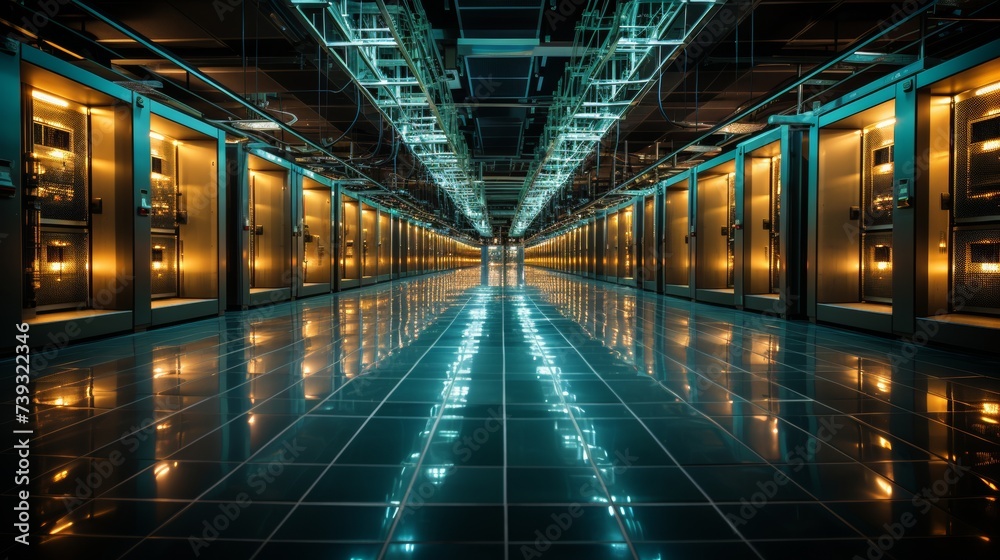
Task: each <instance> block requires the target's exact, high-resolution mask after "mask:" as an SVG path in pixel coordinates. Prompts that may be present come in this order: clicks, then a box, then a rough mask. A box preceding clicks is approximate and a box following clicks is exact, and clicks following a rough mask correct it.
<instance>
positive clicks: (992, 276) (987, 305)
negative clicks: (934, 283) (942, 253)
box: [952, 229, 1000, 313]
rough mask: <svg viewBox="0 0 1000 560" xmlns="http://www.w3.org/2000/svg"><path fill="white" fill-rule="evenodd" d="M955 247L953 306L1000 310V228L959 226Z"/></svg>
mask: <svg viewBox="0 0 1000 560" xmlns="http://www.w3.org/2000/svg"><path fill="white" fill-rule="evenodd" d="M952 247H954V253H953V258H954V260H953V262H952V274H953V277H952V310H953V311H956V312H957V311H979V312H987V313H1000V229H971V230H958V231H956V232H955V239H954V242H953V245H952Z"/></svg>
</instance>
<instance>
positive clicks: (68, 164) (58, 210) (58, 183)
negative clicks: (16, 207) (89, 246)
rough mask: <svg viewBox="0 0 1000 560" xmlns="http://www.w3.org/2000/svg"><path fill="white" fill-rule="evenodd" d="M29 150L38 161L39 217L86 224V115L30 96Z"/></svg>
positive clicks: (88, 204) (87, 213)
mask: <svg viewBox="0 0 1000 560" xmlns="http://www.w3.org/2000/svg"><path fill="white" fill-rule="evenodd" d="M31 112H32V123H31V144H32V148H31V150H32V152H33V153H34V154H35V157H36V158H37V160H38V166H39V169H38V171H39V175H38V187H39V189H38V191H39V192H38V194H39V197H40V198H41V203H42V215H41V217H42V220H69V221H74V222H81V223H86V221H87V217H88V215H89V208H90V201H89V193H88V192H87V117H86V115H84V114H83V113H81V112H79V111H77V110H74V109H72V108H69V107H60V106H58V105H55V104H53V103H48V102H46V101H42V100H38V99H34V100H32V104H31Z"/></svg>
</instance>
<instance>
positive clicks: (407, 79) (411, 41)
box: [292, 0, 493, 237]
mask: <svg viewBox="0 0 1000 560" xmlns="http://www.w3.org/2000/svg"><path fill="white" fill-rule="evenodd" d="M292 5H293V6H294V7H295V8H296V12H297V15H298V17H299V19H300V21H301V22H302V23H303V24H305V27H306V29H307V30H308V31H309V33H310V34H311V35H312V36H313V38H314V39H315V40H316V41H317V42H319V43H320V44H321V45H324V46H325V47H326V50H327V52H328V53H329V54H330V55H331V56H332V57H333V58H334V59H335V60H336V61H337V62H338V64H340V66H341V67H342V68H343V69H344V70H345V71H346V72H347V73H348V74H349V75H350V76H351V79H352V80H353V81H354V82H355V83H356V84H357V85H358V86H359V87H360V88H361V91H362V93H363V94H364V95H365V97H366V98H367V99H368V100H369V101H370V102H371V103H372V105H373V106H375V107H376V108H377V109H378V110H379V111H380V112H381V113H382V115H383V116H384V117H385V119H386V120H387V121H388V122H389V123H390V124H391V125H392V126H393V128H394V129H395V130H396V132H397V133H398V134H399V136H400V138H401V139H402V141H403V143H404V144H406V146H407V147H408V148H409V150H410V151H411V152H412V153H413V154H414V156H415V157H416V158H417V159H418V160H419V161H420V162H421V164H423V166H424V167H425V168H426V169H427V171H428V173H430V175H431V178H432V179H433V181H434V183H435V184H436V185H437V186H438V187H440V188H441V189H443V190H444V191H445V192H446V193H447V194H448V195H449V197H450V198H451V200H452V201H453V202H454V203H455V205H456V206H457V207H458V208H459V210H460V211H461V212H462V213H463V214H464V215H465V216H466V218H468V219H469V221H470V222H471V224H472V225H473V227H474V228H475V229H476V231H477V232H479V234H480V235H483V236H487V237H491V236H492V234H493V230H492V226H491V224H490V220H489V215H488V213H487V209H486V200H485V197H484V196H483V193H482V189H480V188H479V186H478V185H477V182H476V181H475V180H474V178H473V177H474V175H473V174H472V173H470V169H471V157H470V154H469V148H468V146H467V145H466V143H465V140H464V136H463V135H462V134H461V131H460V130H459V127H458V114H457V110H458V109H457V107H456V106H455V104H454V101H453V100H452V97H451V92H450V90H448V89H447V87H445V86H444V84H445V79H444V71H443V69H442V68H441V67H440V63H439V61H438V59H437V54H436V53H437V51H436V50H435V47H434V45H433V42H432V41H433V39H432V37H431V33H430V28H429V25H428V24H427V18H426V16H425V15H424V14H423V10H422V8H421V7H420V6H419V5H403V4H402V3H401V4H396V5H393V6H391V7H390V6H387V5H386V4H385V2H384V1H383V0H378V1H377V2H343V1H341V2H323V1H316V0H292Z"/></svg>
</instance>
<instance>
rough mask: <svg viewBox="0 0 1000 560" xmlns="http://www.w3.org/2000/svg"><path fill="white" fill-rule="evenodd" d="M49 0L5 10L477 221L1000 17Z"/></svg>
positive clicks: (359, 173) (828, 93)
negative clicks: (64, 0) (49, 9)
mask: <svg viewBox="0 0 1000 560" xmlns="http://www.w3.org/2000/svg"><path fill="white" fill-rule="evenodd" d="M33 4H36V3H35V2H30V1H28V2H23V3H20V4H18V3H13V2H9V3H6V5H5V6H4V7H2V8H0V23H2V24H3V25H4V26H5V28H6V29H5V32H8V34H10V33H13V34H16V35H18V36H20V37H21V38H23V39H24V40H27V41H29V42H32V43H34V44H37V45H38V46H39V47H41V48H43V49H45V50H48V51H51V52H53V53H55V54H57V55H60V56H67V57H71V58H76V57H80V60H79V61H78V64H80V65H82V66H86V67H88V68H91V69H93V70H95V71H98V72H104V73H106V74H108V75H113V76H118V79H121V80H129V81H131V82H132V86H133V87H136V88H143V87H146V88H148V89H149V93H150V94H151V95H156V96H160V97H163V98H169V99H171V100H175V101H176V102H178V103H179V104H183V105H184V106H186V107H189V108H191V109H193V110H194V111H197V112H199V113H200V114H202V115H204V117H205V118H208V119H212V120H216V121H219V122H223V123H229V124H230V125H232V126H234V127H235V126H246V121H262V120H267V119H270V120H273V121H277V122H280V123H281V125H282V126H280V127H279V128H278V129H277V130H266V129H264V130H261V129H258V130H251V131H243V134H246V135H250V136H252V137H254V138H255V139H257V140H261V141H263V142H266V143H268V144H270V145H272V146H273V147H274V149H275V152H276V153H278V154H279V155H283V156H285V157H290V158H292V159H295V160H297V161H299V162H302V163H303V164H305V165H308V166H310V167H312V168H314V169H316V170H318V171H323V172H326V173H330V174H332V175H334V176H337V177H342V178H344V179H345V181H346V184H347V185H349V186H350V187H351V188H355V189H357V190H362V191H364V192H365V193H366V194H368V195H369V196H371V197H373V198H376V199H378V200H379V201H380V202H383V203H385V204H387V205H390V206H401V207H405V208H406V209H407V210H408V211H410V212H413V213H415V214H417V215H418V217H425V218H426V219H427V220H428V221H431V222H434V223H438V224H439V225H441V226H442V227H450V228H452V229H453V230H454V231H459V232H464V233H467V234H469V235H471V236H480V237H489V236H491V235H492V236H494V237H500V236H503V237H510V236H511V233H513V234H514V235H513V237H526V236H531V235H534V234H537V233H538V232H540V231H546V229H547V228H548V229H551V228H553V227H558V226H559V225H560V224H564V223H567V222H568V221H572V220H575V219H577V217H578V216H580V215H582V214H583V213H585V212H587V211H590V210H593V209H595V208H599V207H601V206H602V205H611V204H614V203H616V202H619V201H621V200H624V198H625V197H629V196H633V195H634V194H635V193H636V192H641V191H642V190H643V189H648V188H650V187H651V186H652V185H654V184H655V183H656V181H658V180H660V179H662V178H664V177H666V176H669V174H671V173H673V172H676V171H678V170H682V169H685V168H687V167H690V166H693V165H696V164H697V163H698V162H699V161H704V160H705V159H707V158H709V157H711V155H712V154H713V153H714V152H716V151H719V150H721V149H722V148H723V147H725V146H726V145H729V144H732V143H734V142H737V141H739V140H740V139H742V138H745V137H746V134H748V133H752V132H755V131H757V130H760V129H761V128H763V127H765V126H766V123H767V118H768V116H770V115H776V114H794V113H796V112H801V111H807V110H809V109H810V108H811V107H812V106H813V104H814V103H827V102H830V101H832V100H834V99H836V98H837V97H839V96H841V95H843V94H846V93H848V92H850V91H852V90H854V89H856V88H858V87H860V86H862V85H864V84H865V83H868V82H870V81H872V80H874V79H876V78H878V77H879V76H882V75H884V74H886V73H888V72H891V71H893V70H896V69H898V68H900V67H902V66H904V65H906V64H911V63H915V62H916V61H917V60H918V59H920V57H921V55H924V56H925V57H926V62H925V64H932V63H933V61H934V60H936V59H941V58H947V57H950V56H954V55H956V54H958V53H961V52H964V51H965V50H968V49H970V48H972V47H974V46H977V45H979V44H982V43H983V42H985V41H986V40H988V39H993V38H995V35H996V30H997V21H998V19H997V18H998V16H1000V13H998V9H997V4H998V3H997V2H993V1H986V0H968V1H965V0H939V1H937V2H934V1H930V0H910V1H907V2H899V1H896V0H814V1H790V0H728V1H726V0H716V1H711V0H704V1H702V0H690V1H679V0H678V1H674V2H671V1H666V0H664V1H660V0H640V1H632V2H600V1H595V0H422V1H421V0H365V1H362V2H358V1H354V2H346V1H343V0H339V1H331V2H327V1H323V0H213V1H211V2H209V1H205V0H163V1H154V2H133V1H131V0H89V1H79V2H72V3H69V4H67V5H65V6H63V5H61V4H60V3H56V4H60V8H59V9H58V11H57V13H55V14H51V15H50V14H46V13H45V11H44V8H35V9H34V10H33V9H32V5H33ZM50 4H51V3H50ZM35 12H37V13H39V14H45V17H44V18H42V20H44V21H45V23H46V25H43V26H36V25H33V24H31V23H30V22H31V21H32V17H33V16H35ZM36 21H38V19H37V18H36ZM123 76H124V77H123ZM155 82H159V84H155ZM143 83H145V84H146V85H143ZM149 84H153V85H157V86H159V85H162V87H153V88H149ZM265 128H274V127H271V126H268V127H265ZM567 135H568V136H567ZM512 228H513V229H514V231H513V232H512V231H511V229H512Z"/></svg>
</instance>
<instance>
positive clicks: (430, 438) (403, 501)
mask: <svg viewBox="0 0 1000 560" xmlns="http://www.w3.org/2000/svg"><path fill="white" fill-rule="evenodd" d="M473 299H474V297H469V299H468V301H466V302H465V304H463V305H462V309H460V310H459V311H458V312H457V313H456V314H455V318H454V319H452V321H451V323H450V324H449V325H448V329H450V328H451V327H452V326H453V325H454V324H455V322H456V321H458V318H459V317H460V316H461V314H462V313H463V312H464V311H465V309H466V307H468V305H469V303H470V302H471V301H472V300H473ZM448 329H445V331H444V332H442V333H441V334H440V335H439V336H438V339H437V340H440V339H441V337H443V336H444V333H445V332H447V331H448ZM434 346H435V345H434V344H432V345H431V346H430V348H433V347H434ZM430 348H428V352H429V351H430ZM416 367H417V364H414V365H413V368H411V369H410V371H411V372H412V371H413V369H415V368H416ZM457 380H458V372H455V376H454V377H452V378H451V381H450V382H449V383H448V386H447V388H446V390H445V391H443V392H442V395H444V399H443V400H442V402H441V410H439V411H438V413H437V416H436V417H435V419H434V424H433V425H432V426H431V429H430V430H429V432H428V434H427V443H425V444H424V448H423V449H421V450H420V457H419V458H418V459H417V463H416V464H415V465H414V467H413V477H412V478H411V479H410V483H409V484H408V485H407V487H406V490H405V491H404V492H403V496H402V497H401V498H400V499H399V506H398V507H397V508H396V514H395V515H393V519H392V524H391V525H390V526H389V530H388V532H386V535H385V540H384V541H383V543H382V549H381V550H380V551H379V554H378V557H377V560H383V559H384V558H385V554H386V552H387V551H388V550H389V546H390V544H391V542H392V536H393V534H394V533H395V532H396V528H397V527H398V526H399V522H400V520H401V519H402V514H403V511H404V508H405V507H406V505H407V503H408V502H409V498H410V495H411V494H412V493H413V487H414V486H415V485H416V484H417V479H418V478H420V468H421V467H422V466H423V464H424V459H426V458H427V452H428V451H429V450H430V448H431V444H433V443H434V434H435V433H436V432H437V429H438V426H439V425H440V424H441V418H443V417H444V414H445V411H446V410H447V403H448V399H450V398H451V393H452V388H454V386H455V382H456V381H457ZM386 398H388V396H387V397H386ZM345 448H346V447H345ZM334 460H336V459H334ZM332 464H333V462H331V465H332ZM307 494H308V492H307ZM303 497H305V495H303ZM293 511H294V509H293ZM275 531H277V529H276V530H275ZM258 552H259V550H258ZM254 557H256V554H254V556H253V557H251V558H250V560H253V558H254Z"/></svg>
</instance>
